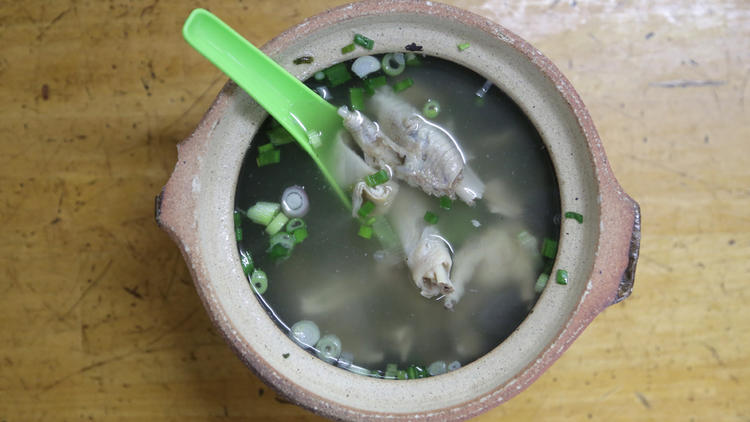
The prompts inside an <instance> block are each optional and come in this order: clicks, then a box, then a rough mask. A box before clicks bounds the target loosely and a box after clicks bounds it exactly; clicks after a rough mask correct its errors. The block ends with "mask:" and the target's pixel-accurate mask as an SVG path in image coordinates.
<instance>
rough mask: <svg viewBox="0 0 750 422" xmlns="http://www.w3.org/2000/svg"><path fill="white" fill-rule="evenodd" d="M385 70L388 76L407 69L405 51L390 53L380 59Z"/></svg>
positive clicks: (398, 73)
mask: <svg viewBox="0 0 750 422" xmlns="http://www.w3.org/2000/svg"><path fill="white" fill-rule="evenodd" d="M380 66H381V67H382V68H383V72H384V73H385V74H386V75H388V76H397V75H400V74H402V73H403V72H404V70H405V69H406V59H405V58H404V53H388V54H386V55H384V56H383V58H382V59H381V60H380Z"/></svg>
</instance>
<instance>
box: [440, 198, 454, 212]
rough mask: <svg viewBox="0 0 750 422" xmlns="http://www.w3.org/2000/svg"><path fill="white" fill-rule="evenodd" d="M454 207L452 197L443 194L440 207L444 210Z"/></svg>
mask: <svg viewBox="0 0 750 422" xmlns="http://www.w3.org/2000/svg"><path fill="white" fill-rule="evenodd" d="M452 207H453V201H451V199H450V198H448V197H447V196H441V197H440V208H442V209H444V210H449V209H451V208H452Z"/></svg>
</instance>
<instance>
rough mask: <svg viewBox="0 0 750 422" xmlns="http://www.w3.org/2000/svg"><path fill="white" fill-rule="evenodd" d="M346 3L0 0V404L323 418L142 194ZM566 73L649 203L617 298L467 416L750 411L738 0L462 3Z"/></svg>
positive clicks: (719, 417)
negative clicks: (295, 34)
mask: <svg viewBox="0 0 750 422" xmlns="http://www.w3.org/2000/svg"><path fill="white" fill-rule="evenodd" d="M341 3H343V2H342V1H338V0H315V1H303V0H286V1H278V0H273V1H272V0H255V1H252V0H244V1H218V0H217V1H213V2H205V3H201V2H197V1H167V0H148V1H140V0H131V1H125V0H109V1H94V0H88V1H69V0H60V1H41V0H27V1H7V0H5V1H3V0H0V140H1V141H0V221H2V235H1V236H2V237H0V239H2V240H1V241H0V263H1V264H0V307H1V308H2V312H0V421H7V422H11V421H36V420H50V421H62V420H69V421H78V420H148V421H172V420H174V421H186V420H195V421H204V420H226V419H232V420H317V419H319V418H318V417H317V416H314V415H312V414H310V413H308V412H307V411H305V410H303V409H300V408H298V407H296V406H294V405H291V404H288V403H285V402H284V401H283V400H282V399H280V398H279V397H277V396H276V394H275V393H274V392H273V390H271V389H270V388H269V387H267V386H265V385H264V384H263V383H261V382H260V381H259V380H258V379H257V378H256V377H255V376H254V375H252V373H251V372H250V371H248V370H247V369H246V368H245V367H244V366H243V365H242V364H241V363H240V361H239V360H238V359H237V358H236V357H235V356H234V355H233V354H232V352H231V351H230V350H229V348H228V347H227V346H226V345H225V343H224V342H223V341H222V340H221V338H220V337H219V336H218V335H217V333H216V331H215V330H214V329H213V327H212V326H211V324H210V322H209V319H208V317H207V316H206V314H205V312H204V310H203V308H202V306H201V304H200V302H199V299H198V297H197V295H196V292H195V290H194V288H193V286H192V282H191V280H190V277H189V275H188V271H187V269H186V266H185V263H184V262H183V260H182V258H181V256H180V254H179V252H178V250H177V248H176V246H175V245H174V244H173V243H172V242H171V241H170V240H169V239H168V237H167V236H166V234H164V233H163V232H162V231H160V230H159V229H158V228H157V226H156V224H155V223H154V219H153V207H154V203H153V198H154V196H155V195H156V194H157V193H158V192H159V190H160V189H161V186H162V185H163V184H164V183H165V182H166V180H167V178H168V177H169V174H170V172H171V169H172V167H173V165H174V162H175V159H176V150H175V145H176V144H177V143H178V142H179V141H180V140H181V139H183V138H185V137H186V136H187V135H188V134H189V133H190V132H191V131H192V129H193V128H194V127H195V126H196V124H197V123H198V121H199V119H200V118H201V116H202V114H203V112H204V111H205V110H206V109H207V107H208V105H209V104H210V103H211V101H212V99H213V98H214V96H215V95H216V94H217V92H218V90H219V89H220V87H221V86H222V85H223V84H224V82H225V80H226V78H225V77H224V76H223V75H222V74H221V73H220V72H219V71H218V70H216V69H215V68H213V67H212V66H211V65H210V64H209V63H208V62H207V61H206V60H205V59H203V58H202V57H201V56H200V55H198V54H197V53H196V52H195V51H193V50H191V48H190V47H188V45H187V44H186V43H185V42H184V41H183V39H182V37H181V32H180V30H181V26H182V23H183V22H184V19H185V18H186V17H187V15H188V13H189V11H190V10H191V9H192V8H194V7H198V6H203V7H209V8H210V9H211V10H212V11H213V12H214V13H216V14H218V15H219V16H221V17H222V18H224V19H225V20H226V21H227V22H228V23H229V24H230V25H232V26H233V27H235V28H238V29H239V30H240V32H241V33H242V34H243V35H244V36H246V37H247V38H248V39H249V40H251V41H252V42H254V43H256V44H262V43H264V42H266V41H268V40H269V39H270V38H272V37H273V36H275V35H276V34H278V33H280V32H281V31H283V30H284V29H286V28H288V27H290V26H291V25H293V24H296V23H299V22H300V21H302V20H303V19H304V18H306V17H309V16H311V15H313V14H316V13H318V12H322V11H324V10H325V9H327V8H329V7H333V6H336V5H339V4H341ZM449 3H452V4H455V5H457V6H460V7H463V8H467V9H469V10H471V11H474V12H476V13H479V14H482V15H484V16H486V17H488V18H489V19H492V20H494V21H496V22H499V23H501V24H502V25H505V26H507V27H508V28H510V29H511V30H513V31H515V32H516V33H518V34H519V35H521V36H522V37H524V38H526V39H527V40H529V41H530V42H532V43H533V44H534V45H535V46H537V47H538V48H539V49H540V50H541V51H542V52H543V53H545V54H546V55H548V56H549V57H550V58H551V59H552V60H553V61H554V62H555V63H557V65H558V66H559V67H560V68H561V70H562V71H563V73H565V74H566V76H567V77H568V78H569V79H570V80H571V81H572V83H573V85H574V86H575V87H576V88H577V90H578V92H579V93H580V95H581V97H582V98H583V100H584V101H585V103H586V104H587V105H588V107H589V111H590V113H591V115H592V116H593V119H594V121H595V122H596V124H597V127H598V129H599V132H600V134H601V137H602V139H603V141H604V145H605V148H606V150H607V153H608V156H609V158H610V161H611V164H612V167H613V169H614V172H615V174H616V175H617V177H618V178H619V180H620V182H621V183H622V185H623V187H624V188H625V190H626V191H627V192H629V193H630V194H631V195H632V196H633V197H634V198H635V199H636V200H638V201H639V202H640V204H641V207H642V212H643V242H642V245H641V259H640V264H639V266H638V271H637V276H636V284H635V290H634V292H633V295H632V296H631V297H630V298H629V299H628V300H626V301H625V302H623V303H621V304H618V305H616V306H613V307H611V308H609V309H607V310H606V311H605V312H604V313H603V314H602V315H600V316H599V317H598V318H597V319H596V320H595V321H594V322H593V324H592V325H591V326H590V327H589V328H588V330H587V331H585V332H584V333H583V335H582V336H581V337H580V339H579V340H578V341H577V342H576V343H575V344H574V345H573V346H572V347H571V348H570V350H569V351H568V352H567V353H566V354H565V355H564V356H563V357H562V359H560V360H559V361H558V362H557V363H556V364H555V365H554V366H553V367H552V368H551V369H550V370H549V371H548V372H546V373H545V375H543V376H542V377H541V378H540V379H539V381H537V382H536V383H535V384H534V385H533V386H532V387H530V388H529V389H528V390H527V391H525V392H524V393H522V394H521V395H520V396H518V397H516V398H514V399H513V400H512V401H510V402H509V403H507V404H504V405H502V406H500V407H498V408H496V409H494V410H493V411H491V412H489V413H487V414H485V415H483V416H481V417H479V418H478V420H483V421H494V420H560V421H582V420H601V421H610V420H622V421H635V420H638V421H648V420H653V421H686V422H689V421H750V352H749V351H748V349H750V307H748V306H747V301H748V300H750V287H749V286H750V284H749V283H750V280H749V279H750V259H748V258H749V255H750V211H749V209H750V112H749V110H750V104H746V102H750V99H748V100H747V101H746V99H745V97H746V95H747V94H750V86H748V80H749V79H750V3H748V2H747V1H743V0H737V1H713V2H707V1H700V2H698V1H696V2H688V1H679V2H678V1H670V2H667V1H662V2H651V1H646V0H639V1H635V0H632V1H628V0H625V1H603V2H585V1H578V2H576V1H575V0H545V1H541V0H530V1H519V2H509V1H502V0H489V1H480V0H456V1H450V2H449Z"/></svg>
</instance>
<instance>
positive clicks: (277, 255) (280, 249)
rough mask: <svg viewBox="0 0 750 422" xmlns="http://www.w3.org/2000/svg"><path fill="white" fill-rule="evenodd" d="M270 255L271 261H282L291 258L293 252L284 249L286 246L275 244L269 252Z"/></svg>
mask: <svg viewBox="0 0 750 422" xmlns="http://www.w3.org/2000/svg"><path fill="white" fill-rule="evenodd" d="M268 253H269V255H271V259H274V260H281V259H286V258H289V256H290V255H291V254H292V252H291V250H290V249H289V248H286V247H284V245H281V244H278V243H277V244H275V245H273V246H271V249H269V250H268Z"/></svg>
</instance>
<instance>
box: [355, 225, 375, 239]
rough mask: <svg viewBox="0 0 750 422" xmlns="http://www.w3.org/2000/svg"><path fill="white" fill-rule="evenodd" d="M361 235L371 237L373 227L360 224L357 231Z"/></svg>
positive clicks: (366, 237)
mask: <svg viewBox="0 0 750 422" xmlns="http://www.w3.org/2000/svg"><path fill="white" fill-rule="evenodd" d="M357 234H358V235H359V237H363V238H365V239H369V238H371V237H372V227H371V226H359V231H358V232H357Z"/></svg>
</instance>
